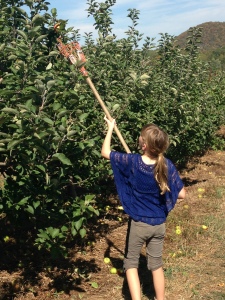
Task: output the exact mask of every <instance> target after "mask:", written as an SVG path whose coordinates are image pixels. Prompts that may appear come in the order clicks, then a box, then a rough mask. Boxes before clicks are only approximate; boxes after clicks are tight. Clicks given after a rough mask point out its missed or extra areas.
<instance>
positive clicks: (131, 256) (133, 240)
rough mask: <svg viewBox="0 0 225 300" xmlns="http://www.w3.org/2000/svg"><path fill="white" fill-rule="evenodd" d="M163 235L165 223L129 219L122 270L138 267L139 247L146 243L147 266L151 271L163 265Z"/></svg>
mask: <svg viewBox="0 0 225 300" xmlns="http://www.w3.org/2000/svg"><path fill="white" fill-rule="evenodd" d="M164 236H165V223H163V224H160V225H155V226H152V225H149V224H146V223H142V222H135V221H133V220H130V224H129V226H128V232H127V241H126V251H125V258H124V271H127V270H128V269H131V268H138V265H139V258H140V253H141V248H142V246H143V244H144V243H146V257H147V266H148V269H149V270H151V271H154V270H157V269H158V268H160V267H161V266H162V265H163V261H162V251H163V242H164Z"/></svg>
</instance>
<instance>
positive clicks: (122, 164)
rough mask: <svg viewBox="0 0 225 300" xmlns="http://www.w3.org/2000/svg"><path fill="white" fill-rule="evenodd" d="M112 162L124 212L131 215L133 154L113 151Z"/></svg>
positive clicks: (111, 154)
mask: <svg viewBox="0 0 225 300" xmlns="http://www.w3.org/2000/svg"><path fill="white" fill-rule="evenodd" d="M110 162H111V166H112V170H113V175H114V181H115V184H116V188H117V192H118V196H119V199H120V201H121V204H122V206H123V208H124V211H125V212H126V213H127V214H128V215H129V214H130V202H129V201H130V199H131V195H130V193H131V190H130V184H129V180H130V171H131V166H132V163H131V162H132V154H127V153H120V152H116V151H112V152H111V153H110Z"/></svg>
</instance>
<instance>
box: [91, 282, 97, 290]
mask: <svg viewBox="0 0 225 300" xmlns="http://www.w3.org/2000/svg"><path fill="white" fill-rule="evenodd" d="M91 286H92V287H93V288H94V289H97V288H98V284H97V282H94V281H93V282H92V283H91Z"/></svg>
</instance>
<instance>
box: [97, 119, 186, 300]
mask: <svg viewBox="0 0 225 300" xmlns="http://www.w3.org/2000/svg"><path fill="white" fill-rule="evenodd" d="M104 120H105V121H106V122H107V125H108V131H107V134H106V136H105V140H104V142H103V145H102V151H101V154H102V156H103V157H104V158H106V159H110V162H111V166H112V169H113V173H114V180H115V184H116V187H117V191H118V195H119V198H120V201H121V203H122V205H123V208H124V211H125V212H126V213H127V214H128V215H129V216H130V220H131V223H130V226H129V227H128V234H127V249H126V253H125V258H124V271H125V272H126V277H127V282H128V286H129V290H130V294H131V297H132V300H141V288H140V281H139V277H138V264H139V257H140V252H141V248H142V246H143V244H144V243H146V257H147V265H148V269H149V270H151V271H152V276H153V283H154V288H155V293H156V298H157V300H164V297H165V280H164V273H163V268H162V265H163V262H162V250H163V241H164V235H165V221H166V217H167V215H168V213H169V212H170V211H171V210H172V209H173V207H174V206H175V204H176V201H177V199H178V198H179V199H183V198H184V197H185V190H184V185H183V183H182V181H181V179H180V176H179V174H178V172H177V170H176V168H175V166H174V165H173V163H172V162H171V161H170V160H169V159H166V158H165V157H164V155H163V154H164V152H165V151H166V150H167V148H168V146H169V138H168V135H167V134H166V133H165V132H164V131H163V130H161V129H160V128H159V127H158V126H156V125H154V124H149V125H146V126H144V127H143V128H142V130H141V134H140V137H139V147H140V149H141V150H142V153H143V154H142V155H140V154H131V153H129V154H126V153H120V152H116V151H111V149H110V146H111V138H112V133H113V128H114V125H115V120H114V119H113V120H112V121H109V120H108V119H107V118H106V117H105V118H104Z"/></svg>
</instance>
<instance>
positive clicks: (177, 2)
mask: <svg viewBox="0 0 225 300" xmlns="http://www.w3.org/2000/svg"><path fill="white" fill-rule="evenodd" d="M49 2H50V3H51V5H50V8H52V7H54V8H56V9H57V12H58V18H61V19H68V20H69V21H68V25H69V26H73V27H74V28H75V29H80V31H79V32H80V34H81V35H83V34H84V32H93V36H94V38H96V37H97V36H98V33H97V31H96V30H95V29H94V27H93V23H94V20H93V18H92V17H89V18H88V17H87V15H88V14H87V11H86V9H87V8H88V5H87V3H86V2H87V1H86V0H80V1H79V0H63V1H62V0H49ZM96 2H104V0H100V1H96ZM129 8H135V9H137V10H139V11H140V15H139V21H138V23H139V25H138V27H137V29H138V30H139V32H140V33H143V34H144V36H149V37H151V38H156V41H157V39H158V38H159V33H168V34H170V35H175V36H176V35H179V34H180V33H182V32H184V31H186V30H188V29H189V28H190V27H193V26H196V25H199V24H201V23H204V22H210V21H213V22H217V21H218V22H225V14H224V12H225V0H189V1H188V0H117V1H116V4H115V5H114V6H113V7H112V13H113V14H112V19H113V22H114V25H113V33H114V34H115V35H116V36H117V38H122V37H126V35H125V33H124V32H125V31H126V30H127V29H128V26H129V25H131V21H130V19H129V18H127V15H128V11H127V10H128V9H129ZM81 41H82V40H81Z"/></svg>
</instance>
